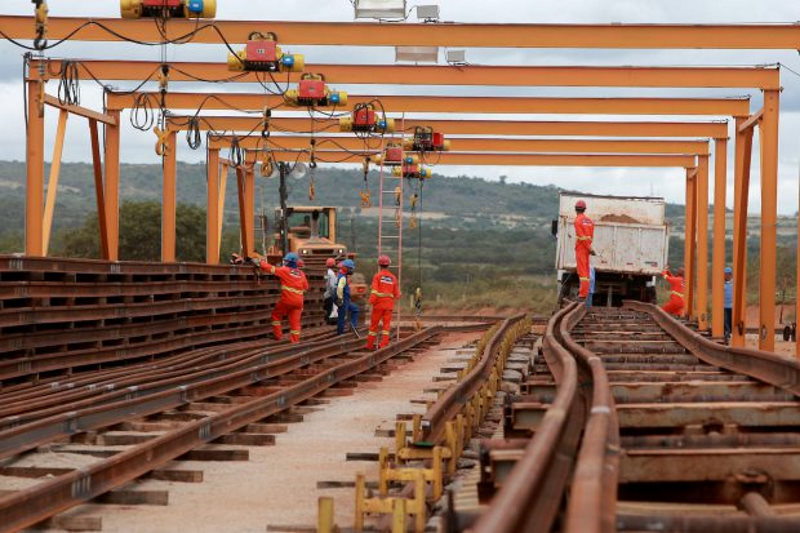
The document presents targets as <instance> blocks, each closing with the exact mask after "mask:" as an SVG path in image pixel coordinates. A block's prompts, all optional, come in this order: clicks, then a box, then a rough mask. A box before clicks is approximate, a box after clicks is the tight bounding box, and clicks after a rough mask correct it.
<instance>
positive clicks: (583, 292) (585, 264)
mask: <svg viewBox="0 0 800 533" xmlns="http://www.w3.org/2000/svg"><path fill="white" fill-rule="evenodd" d="M593 238H594V222H592V219H591V218H589V217H587V216H586V215H584V214H583V213H578V216H577V217H575V263H576V264H577V269H578V278H579V279H580V282H581V284H580V294H579V296H580V297H581V298H582V299H586V297H587V296H589V278H590V273H589V252H590V251H591V249H592V239H593Z"/></svg>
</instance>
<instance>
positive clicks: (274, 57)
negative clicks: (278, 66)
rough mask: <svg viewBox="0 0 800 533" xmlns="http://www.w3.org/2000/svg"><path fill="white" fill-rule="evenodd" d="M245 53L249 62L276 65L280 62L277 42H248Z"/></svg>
mask: <svg viewBox="0 0 800 533" xmlns="http://www.w3.org/2000/svg"><path fill="white" fill-rule="evenodd" d="M245 53H246V57H247V61H250V62H253V63H275V62H277V61H278V51H277V44H276V43H275V41H269V40H265V41H248V43H247V48H246V52H245Z"/></svg>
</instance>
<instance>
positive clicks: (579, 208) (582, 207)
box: [575, 200, 586, 211]
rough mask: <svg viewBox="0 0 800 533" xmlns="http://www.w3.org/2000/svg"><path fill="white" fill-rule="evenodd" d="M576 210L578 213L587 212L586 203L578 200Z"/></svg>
mask: <svg viewBox="0 0 800 533" xmlns="http://www.w3.org/2000/svg"><path fill="white" fill-rule="evenodd" d="M575 210H576V211H586V202H584V201H583V200H578V201H577V202H575Z"/></svg>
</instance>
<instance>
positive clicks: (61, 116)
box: [42, 109, 69, 255]
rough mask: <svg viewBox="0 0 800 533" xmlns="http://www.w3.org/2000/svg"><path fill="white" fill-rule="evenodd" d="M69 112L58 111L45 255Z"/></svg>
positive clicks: (45, 214)
mask: <svg viewBox="0 0 800 533" xmlns="http://www.w3.org/2000/svg"><path fill="white" fill-rule="evenodd" d="M68 118H69V112H67V110H66V109H61V110H60V111H59V113H58V129H57V130H56V142H55V144H54V146H53V159H51V160H50V178H49V179H48V180H47V199H46V200H45V204H44V222H43V232H44V233H43V236H42V249H43V252H42V254H43V255H47V251H48V248H49V247H50V233H51V230H52V229H53V212H54V211H55V207H56V193H57V192H58V178H59V175H60V174H61V155H62V153H63V152H64V136H65V135H66V133H67V119H68Z"/></svg>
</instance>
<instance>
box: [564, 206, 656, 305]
mask: <svg viewBox="0 0 800 533" xmlns="http://www.w3.org/2000/svg"><path fill="white" fill-rule="evenodd" d="M581 199H582V200H584V201H585V202H586V204H587V209H586V215H587V216H588V217H589V218H591V219H592V221H594V225H595V230H594V241H593V243H592V248H593V249H594V250H595V253H596V255H595V256H592V257H591V259H590V264H591V265H592V266H593V267H594V269H595V291H594V296H593V305H601V306H609V307H611V306H619V305H622V300H639V301H643V302H650V303H655V301H656V278H657V276H659V275H660V274H661V273H662V272H663V271H664V269H665V267H666V262H667V255H668V252H669V226H668V225H667V223H666V218H665V210H666V203H665V201H664V199H663V198H654V197H632V196H599V195H591V194H578V193H566V192H565V193H561V195H560V200H559V216H558V219H557V220H554V221H553V228H552V230H553V235H554V236H555V237H556V239H557V242H558V244H557V247H556V270H557V272H558V281H559V286H560V289H559V303H560V302H562V301H563V300H564V299H573V300H574V299H576V298H577V295H578V287H579V281H578V275H577V271H576V261H575V242H576V241H575V228H574V225H573V223H574V221H575V203H576V202H577V201H578V200H581Z"/></svg>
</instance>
